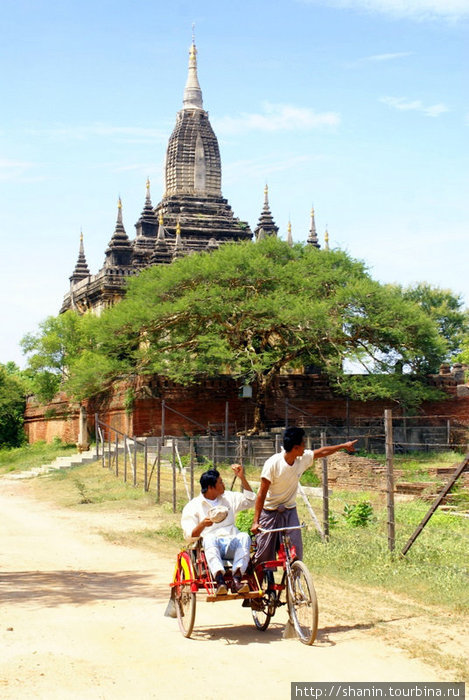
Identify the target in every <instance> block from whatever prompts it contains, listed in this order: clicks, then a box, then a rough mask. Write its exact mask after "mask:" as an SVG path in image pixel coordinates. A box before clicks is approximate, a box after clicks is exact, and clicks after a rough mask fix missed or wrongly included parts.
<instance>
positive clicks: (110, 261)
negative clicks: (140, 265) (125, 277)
mask: <svg viewBox="0 0 469 700" xmlns="http://www.w3.org/2000/svg"><path fill="white" fill-rule="evenodd" d="M131 260H132V245H131V243H130V241H129V237H128V236H127V233H126V232H125V228H124V224H123V222H122V200H121V198H120V197H119V201H118V203H117V221H116V228H115V229H114V233H113V234H112V238H111V240H110V241H109V245H108V247H107V250H106V259H105V262H104V265H105V267H117V268H121V267H129V266H130V264H131Z"/></svg>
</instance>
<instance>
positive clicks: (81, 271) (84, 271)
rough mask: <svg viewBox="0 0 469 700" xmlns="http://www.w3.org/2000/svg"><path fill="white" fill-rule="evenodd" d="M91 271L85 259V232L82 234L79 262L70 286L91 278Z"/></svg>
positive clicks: (72, 275) (71, 277)
mask: <svg viewBox="0 0 469 700" xmlns="http://www.w3.org/2000/svg"><path fill="white" fill-rule="evenodd" d="M89 274H90V271H89V268H88V263H87V262H86V258H85V249H84V246H83V232H80V248H79V251H78V260H77V264H76V265H75V269H74V271H73V272H72V274H71V276H70V285H71V286H73V285H74V284H75V283H76V282H79V281H80V280H83V279H85V278H86V277H89Z"/></svg>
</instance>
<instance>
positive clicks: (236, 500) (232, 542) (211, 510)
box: [181, 464, 256, 595]
mask: <svg viewBox="0 0 469 700" xmlns="http://www.w3.org/2000/svg"><path fill="white" fill-rule="evenodd" d="M231 468H232V470H233V471H234V473H235V475H236V476H238V477H239V479H240V481H241V484H242V486H243V493H236V492H234V491H225V485H224V483H223V479H222V478H221V476H220V473H219V472H218V471H217V470H216V469H209V470H208V471H206V472H204V473H203V474H202V476H201V477H200V488H201V494H200V495H199V496H196V497H195V498H193V499H192V500H191V501H189V503H188V504H187V505H186V506H185V507H184V510H183V511H182V517H181V527H182V529H183V532H184V537H185V538H186V540H188V541H195V540H197V539H198V538H199V537H202V542H203V546H204V550H205V556H206V559H207V564H208V567H209V569H210V573H211V574H212V576H213V577H214V579H215V581H216V583H217V592H216V593H217V595H225V594H226V593H228V589H227V587H226V584H225V579H224V571H225V567H224V563H223V559H232V560H233V588H234V592H235V593H247V592H248V591H249V586H248V584H247V583H246V582H243V581H241V578H242V576H243V574H244V572H245V571H246V568H247V565H248V563H249V555H250V548H251V538H250V537H249V535H248V533H247V532H240V531H239V530H238V528H237V527H236V525H235V515H236V513H238V511H240V510H245V509H246V508H252V507H253V506H254V502H255V500H256V495H255V493H254V492H253V490H252V488H251V486H250V485H249V483H248V481H247V479H246V476H245V474H244V469H243V467H242V466H241V465H240V464H232V465H231Z"/></svg>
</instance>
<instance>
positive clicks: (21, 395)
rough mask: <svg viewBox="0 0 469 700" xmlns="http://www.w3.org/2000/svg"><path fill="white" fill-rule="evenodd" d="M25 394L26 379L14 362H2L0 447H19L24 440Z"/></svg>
mask: <svg viewBox="0 0 469 700" xmlns="http://www.w3.org/2000/svg"><path fill="white" fill-rule="evenodd" d="M25 394H26V387H25V381H24V379H23V377H22V374H21V371H20V370H19V368H18V367H17V366H16V365H15V364H14V362H7V364H6V365H2V364H0V447H19V446H20V445H21V444H22V443H23V442H24V432H23V413H24V409H25V403H26V398H25Z"/></svg>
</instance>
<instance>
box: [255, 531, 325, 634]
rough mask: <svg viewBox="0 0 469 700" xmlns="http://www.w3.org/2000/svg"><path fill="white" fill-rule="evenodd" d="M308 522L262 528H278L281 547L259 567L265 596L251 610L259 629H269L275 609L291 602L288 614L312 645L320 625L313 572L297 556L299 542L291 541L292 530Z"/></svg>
mask: <svg viewBox="0 0 469 700" xmlns="http://www.w3.org/2000/svg"><path fill="white" fill-rule="evenodd" d="M304 527H305V525H295V526H293V527H279V528H272V529H270V530H265V529H260V532H262V533H271V532H278V533H279V534H280V547H279V551H278V554H277V559H274V560H272V561H266V562H263V563H261V564H259V566H258V567H257V569H258V570H259V574H258V578H259V579H260V580H261V588H262V590H263V595H262V598H258V599H256V600H252V601H251V612H252V617H253V619H254V624H255V625H256V627H257V629H258V630H261V631H265V630H266V629H267V628H268V626H269V624H270V620H271V618H272V617H273V616H274V615H275V611H276V610H277V608H278V607H280V606H282V605H287V607H288V615H289V619H290V622H291V624H292V625H293V627H294V630H295V632H296V635H297V636H298V638H299V640H300V641H301V642H302V643H303V644H307V645H311V644H313V642H314V640H315V639H316V634H317V629H318V603H317V596H316V591H315V588H314V583H313V579H312V576H311V574H310V572H309V570H308V569H307V567H306V565H305V564H304V562H302V561H301V560H299V559H296V551H295V546H294V545H293V544H292V543H291V539H290V536H289V535H288V532H287V531H288V530H300V529H302V528H304ZM280 567H282V569H283V574H282V578H281V581H280V583H275V579H274V575H273V572H274V571H275V570H276V569H278V568H280ZM284 590H286V600H285V601H283V600H282V591H284Z"/></svg>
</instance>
